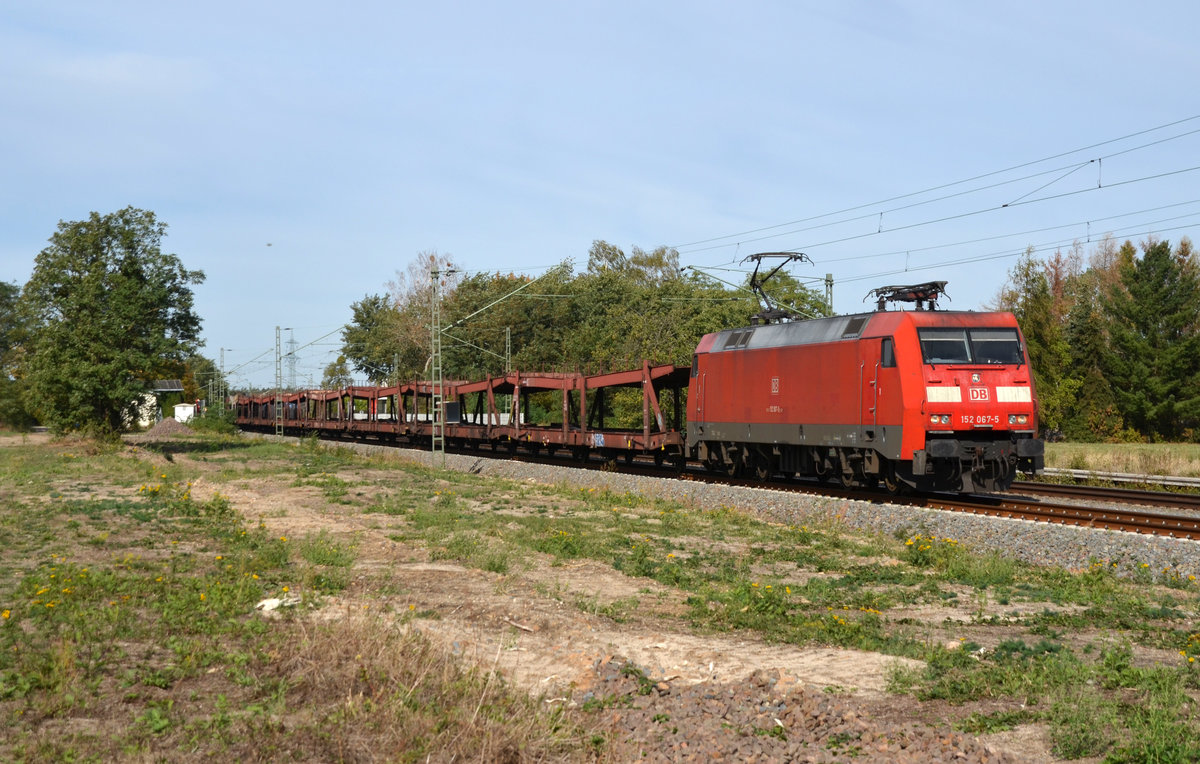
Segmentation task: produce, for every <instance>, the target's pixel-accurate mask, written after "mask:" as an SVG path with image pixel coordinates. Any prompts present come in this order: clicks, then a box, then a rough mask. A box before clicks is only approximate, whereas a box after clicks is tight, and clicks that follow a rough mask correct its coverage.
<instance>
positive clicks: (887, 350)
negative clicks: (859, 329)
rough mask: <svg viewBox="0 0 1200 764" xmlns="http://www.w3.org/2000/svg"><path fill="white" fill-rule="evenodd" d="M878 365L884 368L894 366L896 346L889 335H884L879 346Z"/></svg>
mask: <svg viewBox="0 0 1200 764" xmlns="http://www.w3.org/2000/svg"><path fill="white" fill-rule="evenodd" d="M879 365H880V366H882V367H883V368H885V369H894V368H896V346H895V344H894V343H893V342H892V338H891V337H884V338H883V343H882V345H881V346H880V348H879Z"/></svg>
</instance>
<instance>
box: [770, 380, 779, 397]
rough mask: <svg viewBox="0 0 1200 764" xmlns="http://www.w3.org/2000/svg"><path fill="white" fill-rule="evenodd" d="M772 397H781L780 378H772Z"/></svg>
mask: <svg viewBox="0 0 1200 764" xmlns="http://www.w3.org/2000/svg"><path fill="white" fill-rule="evenodd" d="M771 395H779V377H771Z"/></svg>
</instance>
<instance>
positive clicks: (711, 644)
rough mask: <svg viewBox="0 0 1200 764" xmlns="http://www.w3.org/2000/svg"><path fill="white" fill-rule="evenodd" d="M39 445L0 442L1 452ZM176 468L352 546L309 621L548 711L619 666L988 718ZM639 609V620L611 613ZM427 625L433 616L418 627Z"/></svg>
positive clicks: (256, 515)
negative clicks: (437, 556)
mask: <svg viewBox="0 0 1200 764" xmlns="http://www.w3.org/2000/svg"><path fill="white" fill-rule="evenodd" d="M42 437H45V436H40V435H31V436H10V437H4V438H0V447H2V446H4V445H9V444H15V443H18V442H30V441H31V440H32V439H38V438H42ZM135 447H136V446H135ZM137 456H138V458H142V459H152V460H154V459H162V460H164V464H165V458H164V457H162V456H161V455H160V454H156V453H154V452H153V451H151V450H149V449H146V448H144V447H143V448H140V449H139V453H138V454H137ZM171 460H172V461H173V463H174V464H175V465H176V466H177V467H181V468H183V469H184V470H185V471H186V472H187V473H188V474H189V475H196V476H198V478H197V479H194V480H193V482H194V485H193V487H192V493H193V495H194V496H195V497H196V498H197V499H200V500H203V499H207V498H209V497H211V495H212V494H213V493H217V492H219V493H221V494H222V495H224V496H226V497H228V498H229V500H230V501H231V503H232V504H233V506H234V507H235V508H236V509H237V510H238V511H239V512H241V513H242V515H243V516H244V517H245V520H246V522H247V523H248V524H253V525H257V524H259V523H262V524H264V525H265V526H266V527H267V528H268V529H269V530H270V531H271V533H272V534H278V535H280V536H286V537H289V538H300V537H303V536H304V535H305V534H310V533H317V532H320V531H325V532H327V533H329V534H331V535H332V536H334V537H336V538H338V539H339V540H342V541H344V542H348V543H351V544H352V545H353V546H354V549H355V555H356V562H355V564H354V567H353V570H352V579H351V582H350V585H349V586H348V587H346V589H345V590H344V591H342V592H341V593H340V594H339V595H338V596H337V597H327V598H325V600H324V603H323V605H322V607H320V608H318V609H314V610H313V611H312V616H311V617H313V618H318V619H337V618H344V617H348V616H357V615H363V614H368V613H381V614H383V616H384V617H395V618H397V620H399V619H400V617H401V616H404V615H408V616H412V615H416V616H417V617H415V618H411V619H410V623H411V624H412V625H413V627H414V628H418V629H419V630H420V631H421V632H422V633H423V634H424V635H426V636H428V637H430V638H433V639H435V640H437V641H439V642H440V643H442V644H443V645H445V646H447V647H448V648H449V649H450V650H451V651H452V652H453V653H454V654H456V655H459V656H462V657H463V658H464V659H465V660H467V661H469V662H472V663H474V664H476V665H479V666H481V667H483V668H485V669H493V668H495V669H499V670H500V671H502V672H503V673H504V674H505V675H506V676H507V677H508V678H509V679H510V680H511V681H512V683H513V684H515V685H516V686H518V687H521V688H524V689H526V690H528V691H529V692H530V693H531V694H533V695H535V696H542V697H544V698H545V702H546V703H573V702H575V701H574V699H575V698H578V697H579V696H580V694H581V693H586V692H587V690H588V688H589V686H590V685H591V684H592V683H594V682H595V681H597V679H596V678H597V675H598V668H602V667H603V666H604V665H605V664H606V663H607V662H608V661H610V660H613V659H614V657H618V656H619V659H620V660H626V661H630V662H632V663H634V664H636V665H638V666H640V667H641V668H642V669H643V670H644V671H645V673H646V675H647V676H649V677H652V678H653V679H654V680H656V681H664V682H669V683H671V684H672V685H676V686H688V685H697V684H701V683H711V684H713V685H714V686H715V685H717V684H723V685H726V686H728V685H731V684H732V685H737V684H738V683H743V682H747V681H749V680H750V678H751V676H752V675H755V674H756V672H757V673H758V675H764V674H770V675H771V676H777V677H778V688H777V689H778V690H779V691H786V690H787V688H788V687H790V686H792V687H799V688H805V689H807V690H810V691H816V692H820V693H825V694H828V695H830V696H836V697H837V699H838V701H839V702H840V703H842V704H849V705H850V706H852V707H853V708H854V709H855V711H856V712H857V713H859V714H860V715H861V716H864V717H871V718H874V719H876V720H877V721H879V722H885V723H892V724H905V723H917V724H920V725H929V726H930V727H934V728H938V729H948V726H949V724H950V723H951V722H952V721H953V720H954V719H959V718H963V717H965V716H967V715H969V714H970V713H971V712H973V711H978V712H982V713H988V712H990V711H995V710H997V709H996V708H993V707H989V706H988V705H986V704H975V705H973V706H970V707H964V706H955V707H950V706H947V705H945V704H939V703H918V702H917V701H915V700H914V699H912V698H911V697H909V696H896V695H889V694H887V693H886V691H885V688H886V685H887V675H888V671H889V670H890V669H892V668H893V667H895V666H897V665H901V664H903V665H909V666H911V665H915V664H916V662H915V661H911V660H908V659H903V658H896V657H892V656H885V655H881V654H877V653H871V652H863V651H856V650H846V649H837V648H826V647H797V646H794V645H784V644H771V643H767V642H764V641H761V640H756V639H753V638H748V637H746V636H743V635H728V634H698V633H695V632H694V631H692V630H690V629H689V628H688V626H687V623H686V620H684V619H682V618H679V617H678V616H679V615H680V614H681V613H682V612H683V610H684V606H683V601H684V599H685V598H686V595H685V594H684V593H683V592H680V591H677V590H674V589H672V588H670V587H667V586H664V585H662V584H660V583H658V582H656V581H653V580H650V579H640V578H630V577H628V576H625V575H623V574H622V573H620V572H619V571H617V570H614V569H613V568H611V567H608V566H604V565H600V564H598V563H595V562H590V561H583V562H573V563H568V564H554V560H553V558H551V557H548V556H546V557H541V558H539V557H538V556H536V555H533V554H531V555H530V556H529V557H528V558H526V559H523V560H522V564H521V565H519V566H512V570H510V571H509V572H508V573H505V574H498V573H491V572H487V571H483V570H478V569H474V568H467V567H464V566H461V565H458V564H455V563H453V562H448V561H444V560H433V559H431V557H430V554H429V552H428V550H427V549H425V548H423V547H421V546H416V545H411V544H408V543H405V542H400V541H396V540H394V539H393V538H390V537H389V536H390V535H394V534H395V531H394V529H393V528H392V527H391V523H390V522H389V521H390V520H391V518H389V517H387V516H381V515H377V514H366V513H364V512H363V511H362V507H361V505H359V504H351V505H346V504H339V503H336V502H332V501H330V500H329V499H328V498H326V497H325V496H324V495H323V494H322V492H321V491H320V490H319V489H318V488H315V487H313V486H305V485H296V484H294V481H293V480H292V479H291V478H289V477H287V476H276V477H268V478H265V479H264V478H259V477H255V478H247V479H238V480H234V481H232V482H230V481H229V480H227V479H221V480H217V479H216V473H217V472H218V471H220V470H221V469H223V467H224V466H225V465H224V463H223V462H221V461H220V460H212V459H208V458H195V457H194V456H192V455H189V454H188V453H186V452H181V453H175V454H173V456H172V458H171ZM206 476H209V477H206ZM378 476H379V473H378V472H377V471H376V472H373V473H368V472H365V471H364V472H358V471H356V470H347V471H344V472H339V474H338V477H339V478H342V479H344V480H346V481H347V482H350V483H355V484H357V483H360V481H363V480H367V481H369V480H371V479H375V478H378ZM634 600H636V602H637V603H638V604H637V606H636V607H627V608H621V607H620V603H622V602H623V601H624V602H628V601H634ZM614 607H615V608H616V609H618V610H619V611H620V613H621V617H620V618H619V619H614V618H613V617H610V615H607V614H605V613H606V612H609V613H611V612H612V610H613V609H614ZM423 613H425V614H430V617H421V614H423ZM271 615H272V614H270V613H264V616H263V617H271ZM971 615H972V614H971V612H969V610H968V609H960V608H955V607H947V608H936V607H923V608H912V609H911V610H909V611H906V612H904V613H903V614H902V617H905V618H909V619H913V620H916V621H919V622H922V623H928V633H929V635H930V639H939V640H946V641H951V642H952V641H953V640H954V637H955V636H956V634H955V624H956V623H963V624H967V623H969V622H970V621H971ZM897 617H900V616H897ZM972 638H973V639H977V636H975V635H972ZM982 739H983V741H984V742H986V744H987V745H989V746H991V747H992V748H993V749H997V750H1000V751H1003V752H1004V753H1007V754H1009V755H1012V756H1014V757H1016V758H1018V759H1020V760H1026V759H1028V760H1032V761H1056V759H1055V757H1053V756H1052V755H1051V754H1050V753H1049V742H1048V740H1047V737H1046V735H1045V734H1044V732H1043V730H1042V728H1041V727H1040V726H1039V725H1025V726H1022V727H1021V728H1019V729H1016V730H1012V731H1010V732H1004V733H998V734H993V735H988V736H986V737H985V738H982ZM1077 761H1082V760H1077Z"/></svg>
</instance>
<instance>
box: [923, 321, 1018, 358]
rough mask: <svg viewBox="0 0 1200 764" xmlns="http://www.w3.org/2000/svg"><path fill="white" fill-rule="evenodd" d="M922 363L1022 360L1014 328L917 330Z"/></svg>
mask: <svg viewBox="0 0 1200 764" xmlns="http://www.w3.org/2000/svg"><path fill="white" fill-rule="evenodd" d="M917 336H918V337H919V338H920V340H921V355H922V356H924V358H925V363H934V364H937V363H1024V362H1025V358H1024V355H1023V354H1022V352H1021V341H1020V339H1018V338H1017V330H1016V329H918V330H917Z"/></svg>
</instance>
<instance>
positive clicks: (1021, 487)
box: [329, 438, 1200, 540]
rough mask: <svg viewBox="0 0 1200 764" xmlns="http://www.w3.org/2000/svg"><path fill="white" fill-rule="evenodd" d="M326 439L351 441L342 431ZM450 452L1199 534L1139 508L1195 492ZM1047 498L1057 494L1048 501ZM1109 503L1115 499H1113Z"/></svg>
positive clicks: (1193, 523)
mask: <svg viewBox="0 0 1200 764" xmlns="http://www.w3.org/2000/svg"><path fill="white" fill-rule="evenodd" d="M329 439H330V440H341V441H345V440H351V439H347V438H329ZM454 453H460V454H461V455H464V456H482V457H489V456H490V457H492V458H501V459H507V460H519V461H526V462H531V463H537V464H547V465H554V466H560V467H561V466H570V467H576V468H582V469H595V470H607V471H611V472H619V473H624V474H631V475H640V476H644V477H659V478H674V479H683V480H696V481H702V482H707V483H717V484H721V485H731V486H739V487H747V488H761V489H767V490H780V491H790V492H795V493H805V494H819V495H822V496H833V497H835V498H843V499H849V500H856V501H869V502H888V503H892V504H902V505H908V506H915V507H924V508H928V509H939V510H945V511H951V512H965V513H968V514H974V515H987V516H990V517H999V518H1008V519H1019V520H1031V521H1036V522H1043V523H1051V524H1058V525H1074V526H1080V527H1086V528H1100V529H1106V530H1115V531H1122V532H1125V533H1139V534H1148V535H1155V536H1166V537H1171V538H1183V539H1194V540H1200V515H1185V514H1173V513H1168V512H1158V511H1149V510H1146V509H1144V507H1146V506H1156V507H1169V508H1173V509H1191V510H1194V511H1195V510H1200V496H1193V495H1189V494H1177V493H1168V492H1165V491H1146V490H1137V489H1122V488H1098V487H1096V486H1074V485H1059V484H1050V483H1028V482H1019V483H1014V484H1013V490H1014V491H1017V493H1008V494H986V495H956V494H915V495H903V494H902V495H890V494H888V493H885V492H883V491H882V490H879V491H869V490H864V489H857V488H843V487H841V486H837V485H834V484H831V483H820V482H816V481H812V480H799V479H783V478H780V479H776V480H772V481H770V482H767V483H761V482H758V481H753V480H747V479H742V478H730V477H726V476H724V475H718V474H715V473H712V472H708V471H706V470H704V469H703V468H701V467H700V466H699V465H698V464H694V465H689V466H688V468H687V469H685V470H684V472H683V473H679V472H678V470H677V469H675V468H672V467H656V466H655V465H654V463H653V461H652V460H642V459H634V460H632V461H630V462H624V461H622V460H617V461H603V460H600V459H590V460H588V461H585V462H580V461H576V460H573V459H570V458H569V457H565V456H546V455H540V454H529V453H520V452H517V453H509V452H508V451H506V450H505V451H501V450H491V449H464V450H462V451H454ZM1042 497H1045V498H1042ZM1050 498H1054V499H1059V500H1058V501H1051V500H1048V499H1050ZM1065 499H1072V500H1079V501H1104V502H1106V503H1108V504H1110V506H1088V505H1086V504H1076V503H1067V502H1066V501H1062V500H1065ZM1112 504H1115V505H1117V506H1115V507H1114V506H1111V505H1112ZM1121 505H1135V506H1137V505H1140V506H1141V507H1143V508H1139V509H1134V508H1124V507H1122V506H1121Z"/></svg>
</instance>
